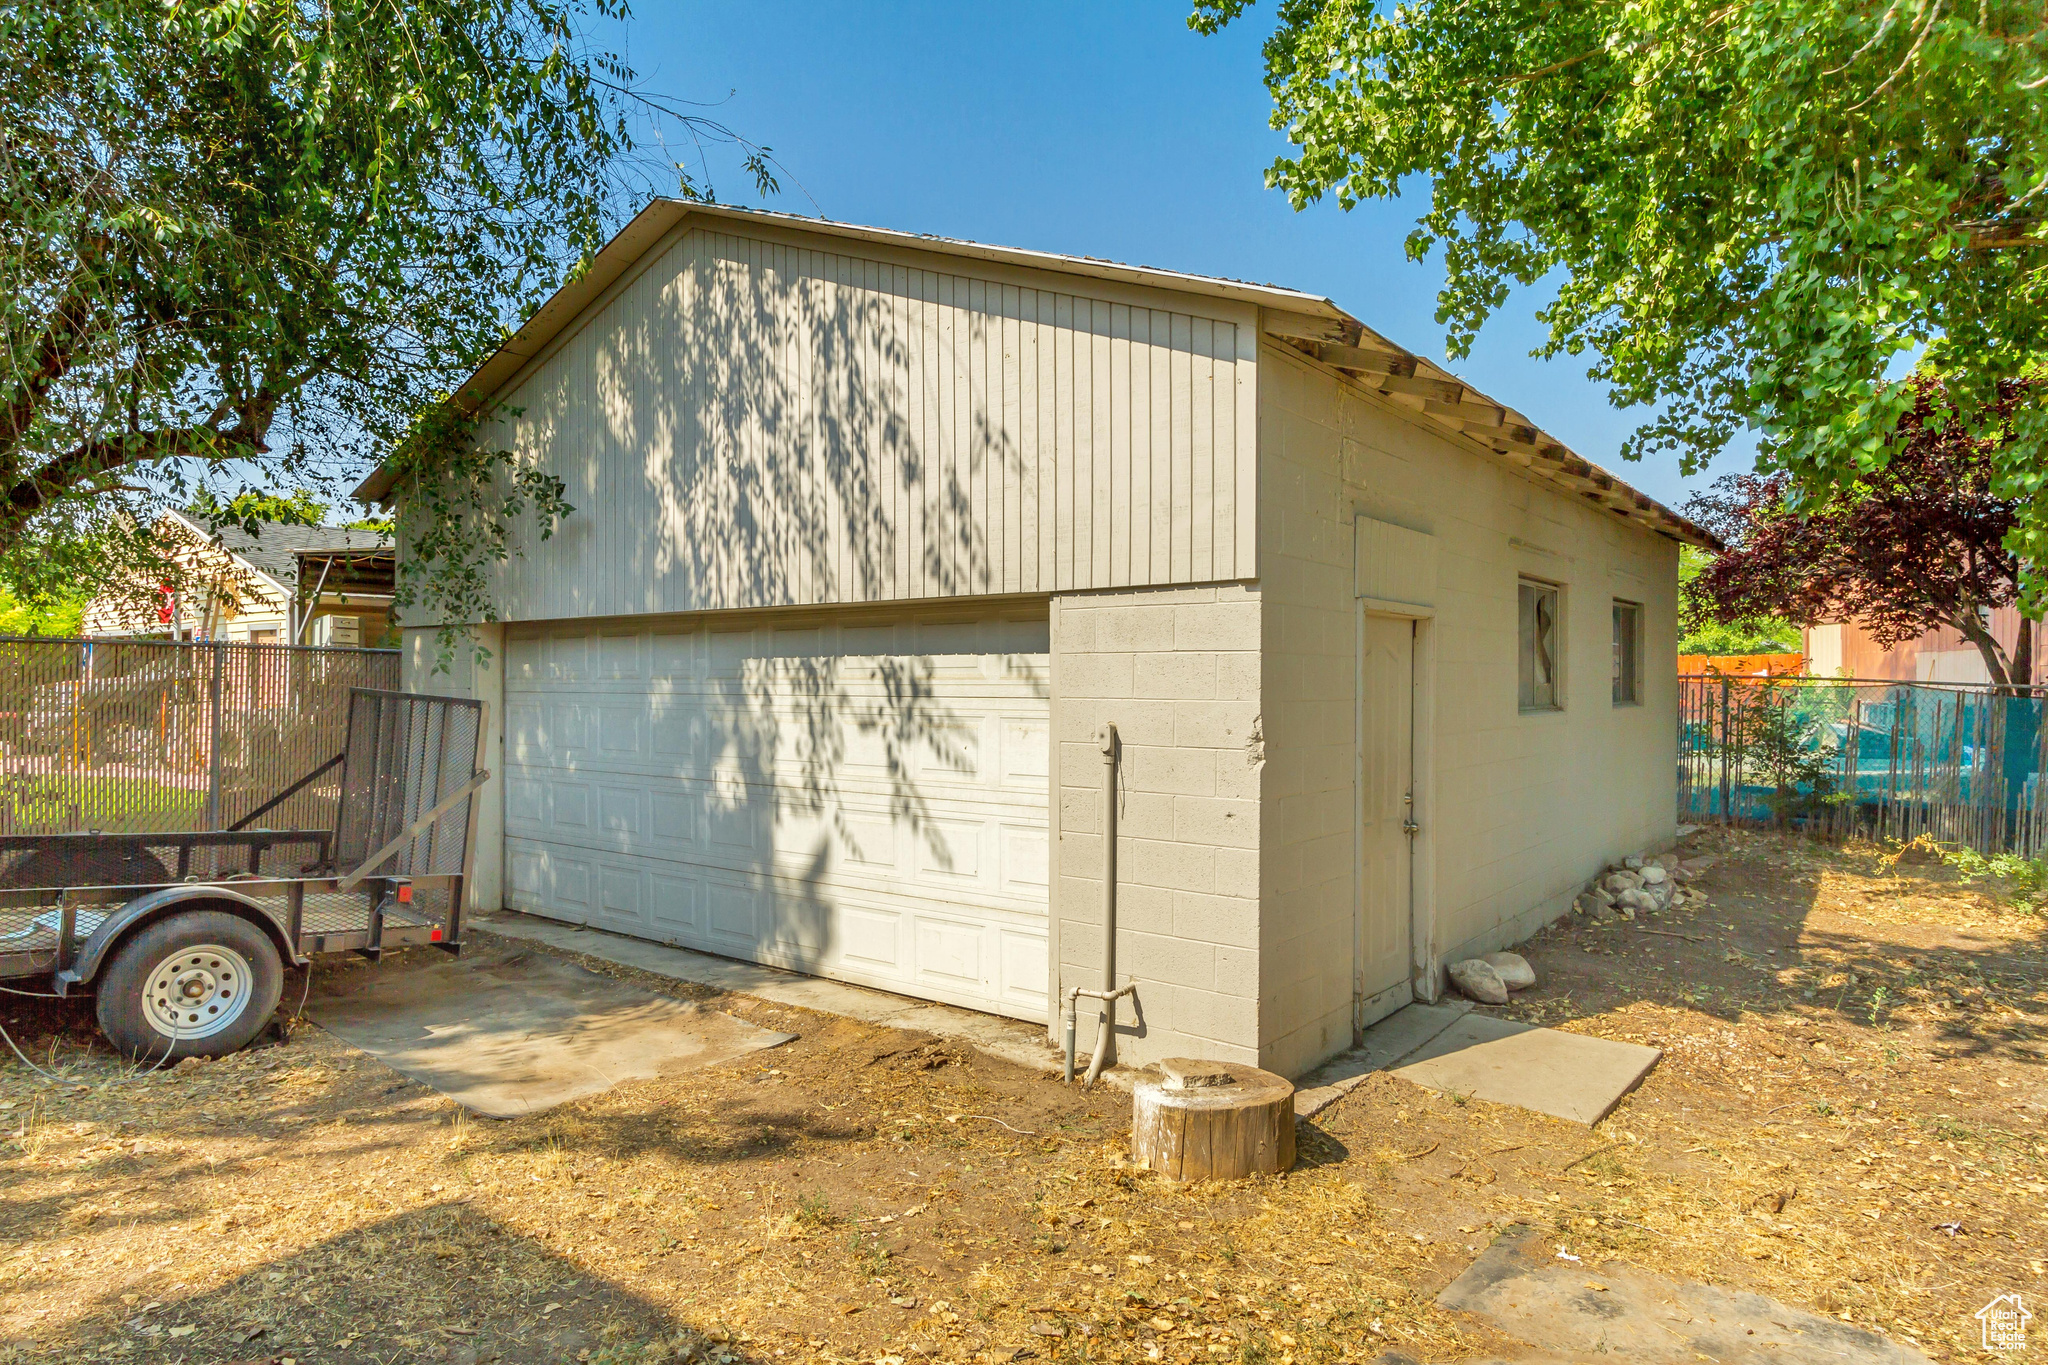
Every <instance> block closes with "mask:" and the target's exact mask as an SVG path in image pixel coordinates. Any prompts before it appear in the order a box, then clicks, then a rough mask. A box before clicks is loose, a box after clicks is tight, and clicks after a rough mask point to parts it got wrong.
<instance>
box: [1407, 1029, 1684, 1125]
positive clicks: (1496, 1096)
mask: <svg viewBox="0 0 2048 1365" xmlns="http://www.w3.org/2000/svg"><path fill="white" fill-rule="evenodd" d="M1663 1055H1664V1054H1663V1052H1662V1051H1660V1050H1659V1049H1657V1048H1654V1047H1641V1046H1639V1045H1637V1044H1635V1043H1617V1042H1615V1041H1614V1040H1613V1039H1610V1038H1589V1037H1587V1036H1586V1035H1584V1034H1580V1033H1560V1032H1558V1031H1557V1030H1556V1029H1547V1028H1537V1027H1536V1026H1534V1025H1533V1024H1517V1023H1513V1022H1511V1021H1509V1020H1506V1019H1496V1018H1494V1017H1492V1016H1491V1015H1486V1014H1468V1015H1465V1016H1464V1017H1463V1018H1461V1019H1458V1020H1456V1021H1455V1022H1453V1023H1452V1024H1451V1026H1450V1027H1449V1028H1446V1029H1444V1030H1443V1031H1442V1032H1441V1033H1439V1034H1437V1035H1436V1036H1435V1037H1434V1038H1431V1039H1430V1040H1429V1041H1428V1042H1426V1043H1424V1044H1423V1045H1422V1047H1421V1048H1420V1049H1418V1050H1417V1051H1416V1052H1414V1053H1413V1054H1411V1055H1410V1056H1409V1057H1408V1059H1407V1060H1406V1061H1404V1062H1403V1063H1402V1064H1401V1065H1400V1066H1397V1067H1395V1068H1394V1070H1393V1074H1394V1075H1396V1076H1399V1077H1400V1078H1401V1079H1402V1080H1405V1081H1413V1082H1414V1083H1415V1084H1417V1085H1420V1086H1426V1087H1428V1088H1429V1089H1431V1090H1437V1091H1442V1092H1444V1093H1447V1094H1458V1095H1470V1096H1472V1097H1473V1098H1475V1099H1482V1100H1491V1101H1493V1102H1494V1103H1496V1104H1514V1105H1519V1106H1521V1107H1522V1108H1524V1109H1533V1110H1535V1111H1536V1112H1537V1113H1539V1114H1550V1115H1552V1116H1554V1117H1556V1118H1561V1119H1570V1120H1572V1121H1573V1122H1575V1123H1584V1124H1589V1125H1590V1124H1595V1123H1598V1122H1599V1121H1600V1120H1601V1119H1604V1118H1606V1117H1607V1115H1608V1114H1609V1113H1611V1112H1613V1109H1614V1106H1615V1105H1617V1104H1620V1103H1621V1101H1622V1097H1623V1096H1625V1095H1627V1094H1628V1092H1629V1091H1631V1090H1633V1089H1635V1088H1636V1086H1638V1085H1640V1084H1641V1083H1642V1079H1643V1077H1645V1076H1647V1075H1649V1074H1650V1068H1652V1067H1654V1066H1656V1065H1657V1062H1658V1059H1659V1058H1661V1057H1663Z"/></svg>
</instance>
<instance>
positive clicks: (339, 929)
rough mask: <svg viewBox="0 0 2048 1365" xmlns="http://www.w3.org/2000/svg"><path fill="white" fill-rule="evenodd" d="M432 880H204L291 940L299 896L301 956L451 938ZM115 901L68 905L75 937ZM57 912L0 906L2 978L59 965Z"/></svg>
mask: <svg viewBox="0 0 2048 1365" xmlns="http://www.w3.org/2000/svg"><path fill="white" fill-rule="evenodd" d="M438 880H440V879H433V878H429V879H422V884H413V883H408V884H407V887H406V890H407V891H408V893H409V894H410V896H411V899H409V900H406V901H399V900H397V899H395V897H393V896H391V895H389V894H387V885H386V883H384V882H383V881H382V880H379V881H377V882H374V883H372V884H370V885H366V886H362V887H357V888H354V889H352V890H348V891H340V890H335V889H333V887H334V883H333V882H332V881H331V880H327V879H320V880H294V881H290V882H276V881H261V882H254V881H251V882H216V883H207V884H205V885H207V886H213V887H218V888H219V889H220V890H221V891H223V892H224V893H228V894H231V895H233V896H235V897H237V898H239V899H243V900H246V901H248V902H252V903H254V905H255V906H256V907H257V908H258V909H260V910H262V911H263V913H265V914H266V915H268V916H269V917H270V918H271V920H272V921H273V922H274V923H275V924H276V925H277V928H278V931H279V933H280V935H281V936H282V937H283V938H284V939H285V941H286V942H292V941H293V934H292V929H293V904H292V903H293V901H294V899H297V900H298V901H299V902H300V905H299V909H298V920H297V939H296V942H297V959H298V961H300V962H304V961H305V959H306V958H307V957H309V956H311V955H312V954H314V953H333V952H346V951H349V950H355V951H358V952H370V953H373V954H374V953H376V952H380V951H382V950H383V949H386V948H401V947H409V946H412V945H414V944H421V943H444V942H449V941H450V939H451V937H452V936H451V935H450V934H448V932H447V915H446V911H447V905H448V898H449V890H448V888H446V887H444V886H438V885H432V884H425V883H432V882H434V881H438ZM174 885H175V886H176V887H177V888H178V889H179V890H194V889H198V888H195V887H193V886H192V885H191V884H189V883H175V884H174ZM294 888H303V889H301V890H296V891H295V889H294ZM95 889H97V888H95ZM155 889H160V888H150V887H142V888H135V887H124V888H121V893H122V894H123V895H124V896H126V897H131V898H132V897H135V896H139V895H146V894H148V892H149V891H151V890H155ZM161 889H168V888H161ZM380 903H381V907H382V909H381V912H380V910H379V906H380ZM117 908H118V903H101V904H84V905H74V906H73V907H72V910H71V913H72V916H73V924H74V929H73V935H74V939H73V941H74V942H77V941H79V940H83V939H87V938H90V937H91V936H92V932H93V931H94V930H95V929H97V928H99V926H100V924H101V923H102V922H103V921H105V920H106V918H107V917H108V915H109V914H110V913H112V912H113V911H114V910H115V909H117ZM188 908H189V907H188ZM63 914H64V908H63V906H62V905H59V904H56V903H54V902H53V903H49V904H38V905H20V906H10V907H5V908H0V978H5V977H19V976H40V975H45V974H47V973H49V972H51V971H52V970H54V969H55V968H56V967H57V966H58V961H59V957H60V952H59V947H60V944H59V930H60V927H61V925H62V924H63Z"/></svg>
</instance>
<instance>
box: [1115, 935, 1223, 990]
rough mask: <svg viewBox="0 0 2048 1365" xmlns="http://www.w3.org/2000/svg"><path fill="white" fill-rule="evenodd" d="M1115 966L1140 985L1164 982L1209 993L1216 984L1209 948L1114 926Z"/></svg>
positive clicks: (1213, 958) (1213, 956) (1211, 947)
mask: <svg viewBox="0 0 2048 1365" xmlns="http://www.w3.org/2000/svg"><path fill="white" fill-rule="evenodd" d="M1116 966H1117V971H1119V972H1129V973H1130V974H1131V975H1132V976H1133V977H1136V978H1138V979H1139V980H1143V981H1168V982H1172V983H1173V984H1175V985H1177V986H1198V987H1200V988H1202V989H1204V990H1207V989H1210V988H1211V987H1212V986H1213V985H1214V983H1215V980H1216V948H1215V946H1214V945H1213V944H1208V943H1196V942H1193V941H1192V940H1189V939H1183V938H1175V937H1174V936H1173V935H1172V934H1170V933H1167V934H1148V933H1138V932H1133V931H1130V930H1126V929H1125V928H1124V927H1123V924H1122V922H1121V921H1119V922H1118V924H1117V935H1116Z"/></svg>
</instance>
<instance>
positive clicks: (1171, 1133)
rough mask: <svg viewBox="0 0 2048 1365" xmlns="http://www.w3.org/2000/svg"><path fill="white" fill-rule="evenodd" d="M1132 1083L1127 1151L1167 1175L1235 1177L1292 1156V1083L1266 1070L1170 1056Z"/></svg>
mask: <svg viewBox="0 0 2048 1365" xmlns="http://www.w3.org/2000/svg"><path fill="white" fill-rule="evenodd" d="M1160 1069H1161V1070H1162V1071H1163V1072H1165V1075H1164V1076H1162V1077H1161V1078H1160V1079H1158V1080H1150V1079H1147V1080H1142V1081H1139V1082H1138V1083H1137V1084H1136V1085H1135V1086H1133V1087H1132V1088H1131V1104H1132V1114H1131V1155H1132V1156H1133V1157H1134V1158H1135V1159H1136V1160H1137V1163H1138V1164H1139V1165H1140V1166H1146V1167H1149V1168H1151V1169H1152V1170H1155V1171H1158V1172H1159V1173H1160V1174H1161V1175H1164V1176H1166V1177H1167V1178H1168V1179H1170V1180H1237V1179H1240V1178H1242V1177H1244V1176H1247V1175H1251V1174H1252V1173H1254V1172H1264V1173H1266V1174H1268V1175H1271V1174H1274V1173H1277V1172H1279V1171H1284V1170H1286V1169H1287V1168H1288V1167H1290V1166H1292V1165H1293V1164H1294V1085H1293V1083H1292V1082H1290V1081H1288V1080H1286V1079H1285V1078H1283V1077H1280V1076H1276V1075H1274V1074H1273V1073H1272V1072H1270V1071H1261V1070H1259V1069H1258V1068H1257V1067H1255V1066H1240V1065H1235V1064H1232V1063H1229V1062H1199V1061H1191V1060H1189V1059H1188V1058H1185V1057H1169V1058H1168V1059H1167V1060H1166V1061H1164V1062H1162V1063H1161V1064H1160Z"/></svg>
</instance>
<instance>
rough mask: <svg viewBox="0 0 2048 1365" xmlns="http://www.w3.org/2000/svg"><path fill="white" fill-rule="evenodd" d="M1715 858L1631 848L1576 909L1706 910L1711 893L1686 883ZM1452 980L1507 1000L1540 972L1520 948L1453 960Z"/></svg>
mask: <svg viewBox="0 0 2048 1365" xmlns="http://www.w3.org/2000/svg"><path fill="white" fill-rule="evenodd" d="M1713 863H1714V860H1713V858H1711V857H1702V858H1689V859H1688V858H1681V857H1679V856H1678V855H1677V854H1676V853H1658V854H1654V855H1649V856H1644V855H1639V854H1634V853H1631V854H1630V855H1629V856H1628V857H1626V858H1623V859H1622V860H1621V861H1620V862H1618V863H1616V864H1614V865H1613V866H1612V867H1609V868H1606V869H1604V870H1603V871H1602V872H1601V873H1600V875H1599V876H1597V877H1595V878H1593V880H1592V882H1591V884H1589V885H1588V886H1587V887H1586V889H1585V890H1583V891H1581V892H1580V893H1579V896H1578V899H1577V900H1575V901H1573V902H1572V913H1573V914H1575V915H1584V916H1585V917H1586V918H1587V919H1590V920H1594V921H1597V922H1599V923H1602V924H1606V923H1610V922H1612V921H1614V920H1621V919H1634V918H1636V916H1638V915H1655V914H1659V913H1662V912H1663V911H1666V910H1673V909H1677V908H1680V907H1689V908H1693V909H1705V908H1706V904H1707V894H1706V892H1704V891H1701V890H1699V889H1698V888H1696V887H1693V886H1690V885H1688V883H1690V882H1692V881H1694V880H1696V879H1697V878H1698V877H1699V875H1700V874H1701V873H1703V872H1705V871H1706V870H1707V869H1708V868H1709V867H1711V866H1713ZM1449 970H1450V977H1451V984H1452V985H1453V986H1456V987H1457V988H1458V990H1459V991H1460V992H1462V993H1463V994H1465V995H1466V996H1468V997H1470V998H1471V999H1473V1000H1477V1001H1478V1002H1479V1003H1480V1004H1482V1005H1505V1004H1506V1003H1507V1002H1508V992H1509V991H1519V990H1526V989H1527V988H1528V987H1530V986H1533V985H1535V984H1536V973H1535V970H1534V969H1533V968H1531V967H1530V966H1529V964H1528V962H1526V961H1525V960H1523V958H1522V957H1521V956H1520V955H1519V954H1516V953H1488V954H1487V955H1486V956H1485V957H1468V958H1466V959H1465V960H1464V961H1462V962H1453V963H1452V964H1451V965H1450V969H1449Z"/></svg>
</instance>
